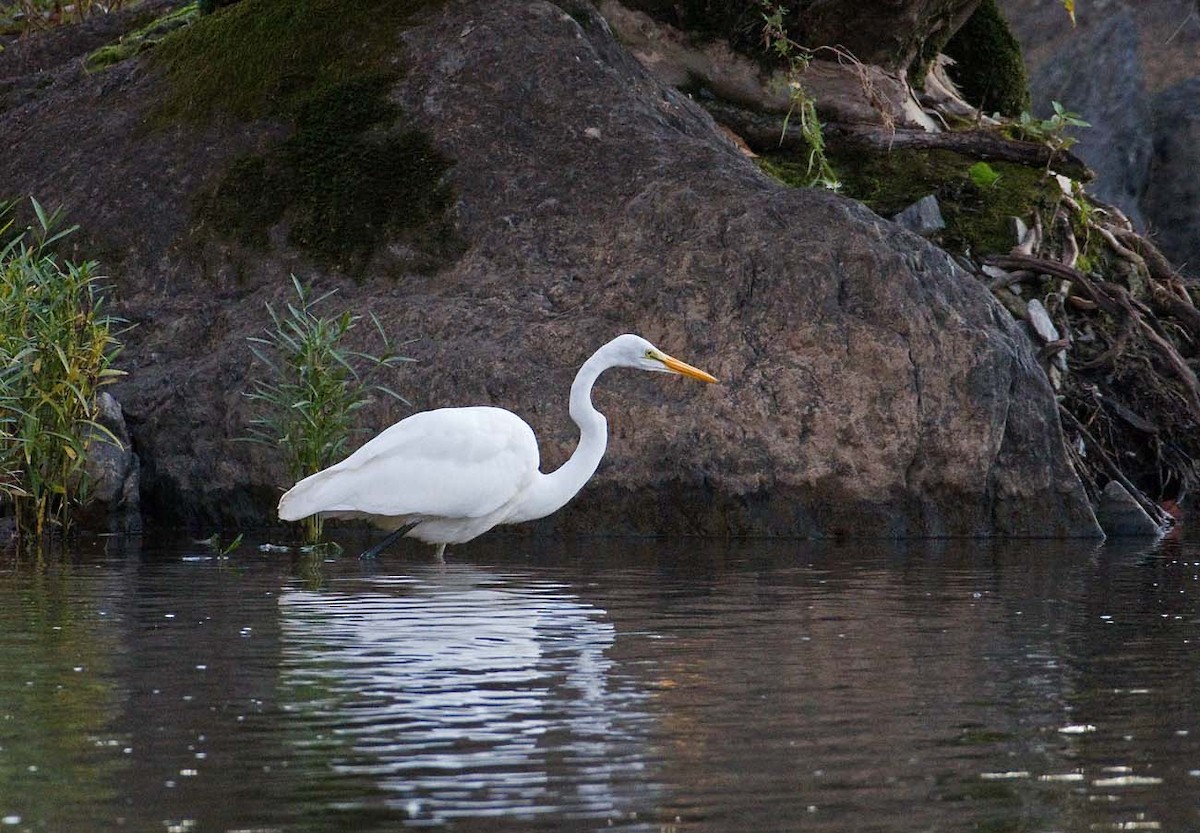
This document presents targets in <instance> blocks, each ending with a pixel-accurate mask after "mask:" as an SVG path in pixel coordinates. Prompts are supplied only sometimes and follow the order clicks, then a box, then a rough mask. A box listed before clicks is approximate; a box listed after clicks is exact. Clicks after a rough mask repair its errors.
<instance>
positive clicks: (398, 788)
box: [279, 564, 652, 822]
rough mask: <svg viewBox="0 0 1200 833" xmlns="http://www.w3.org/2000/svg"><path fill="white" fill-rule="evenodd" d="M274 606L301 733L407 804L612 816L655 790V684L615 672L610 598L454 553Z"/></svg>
mask: <svg viewBox="0 0 1200 833" xmlns="http://www.w3.org/2000/svg"><path fill="white" fill-rule="evenodd" d="M279 605H280V618H281V633H282V640H283V677H282V679H283V685H284V687H285V689H286V691H287V695H286V696H289V697H290V698H291V701H292V706H291V708H292V709H294V710H295V712H296V713H297V717H298V718H299V719H300V720H301V721H302V722H303V726H304V729H303V731H302V733H301V736H300V737H298V738H297V740H296V743H297V744H298V745H299V746H300V747H301V748H313V747H315V748H316V749H317V750H318V754H320V755H322V756H325V757H326V759H327V760H328V761H329V764H330V765H331V766H332V767H333V768H334V769H335V770H336V771H337V772H339V773H343V774H347V775H355V776H368V777H369V778H370V779H372V780H373V781H374V783H375V784H376V785H377V786H378V787H379V788H380V789H382V790H384V791H386V792H387V793H388V795H389V799H388V801H389V803H390V804H392V805H394V806H397V807H399V808H401V809H403V811H404V812H405V813H406V814H407V815H408V816H409V817H410V818H412V819H420V820H427V821H434V822H436V821H444V820H447V819H452V818H455V817H460V816H487V815H505V816H509V817H514V816H515V817H517V818H520V817H523V816H530V815H533V814H536V813H538V812H543V813H544V812H555V813H560V814H565V815H566V816H571V815H581V816H589V817H604V816H611V815H614V814H616V815H622V814H624V813H625V812H626V811H627V810H628V808H629V807H631V806H635V805H637V804H640V803H645V802H646V801H648V800H652V796H651V795H650V792H652V786H651V785H650V784H649V783H647V782H646V781H645V780H644V779H645V776H646V773H645V772H644V771H643V770H644V758H645V755H644V749H643V748H642V746H643V744H644V735H645V721H646V715H645V713H644V711H643V710H642V709H643V706H644V701H645V695H644V694H643V693H642V692H640V691H639V690H638V688H637V687H636V685H634V684H632V683H631V682H630V681H629V680H628V679H627V678H625V679H617V678H615V677H614V676H613V674H612V665H613V663H612V660H611V659H610V658H609V657H608V656H607V655H606V651H607V650H608V649H609V648H611V646H612V645H613V642H614V628H613V625H612V624H611V623H610V622H609V621H608V620H607V618H606V615H605V612H604V611H603V610H602V609H599V608H597V607H595V606H593V605H591V604H589V603H587V602H585V601H583V600H581V599H580V598H579V597H578V596H577V595H575V594H574V593H572V592H570V589H569V587H568V586H566V585H564V584H561V583H558V582H554V581H546V580H542V579H538V578H536V577H532V576H526V575H520V574H514V573H503V574H501V573H498V572H493V571H488V570H482V569H476V568H474V567H471V566H469V565H464V564H451V565H445V566H434V567H428V568H424V569H417V570H415V571H408V572H405V573H403V574H400V575H392V576H375V577H367V578H360V579H348V580H347V579H343V580H340V581H335V582H332V583H331V586H330V588H329V589H328V590H325V591H319V592H313V591H309V590H301V589H292V590H289V591H288V592H285V593H283V594H282V595H281V596H280V599H279ZM314 730H315V733H316V734H317V735H318V736H319V739H318V740H317V741H316V742H315V743H314V742H313V741H312V739H311V738H312V733H313V732H314Z"/></svg>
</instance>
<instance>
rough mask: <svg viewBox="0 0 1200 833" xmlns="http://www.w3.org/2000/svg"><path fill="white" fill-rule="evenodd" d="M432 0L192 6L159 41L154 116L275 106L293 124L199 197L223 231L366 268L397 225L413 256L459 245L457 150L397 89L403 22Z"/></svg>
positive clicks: (248, 112) (196, 116) (416, 260)
mask: <svg viewBox="0 0 1200 833" xmlns="http://www.w3.org/2000/svg"><path fill="white" fill-rule="evenodd" d="M428 5H430V1H429V0H422V1H421V2H418V1H417V0H412V1H411V2H395V0H359V2H356V3H342V2H339V0H290V2H289V1H288V0H242V2H240V3H237V4H235V5H233V6H229V7H226V8H223V9H219V10H218V11H217V12H215V13H214V14H212V15H206V16H203V17H201V18H199V19H198V20H196V21H195V22H194V23H193V24H192V25H191V26H189V27H188V28H187V29H186V30H184V31H181V32H179V33H177V34H176V35H175V36H173V37H171V38H169V39H167V40H166V41H165V42H164V43H163V44H162V45H161V46H160V47H159V49H157V50H156V51H155V53H154V61H155V63H156V64H157V65H158V66H159V67H160V68H161V69H162V70H163V71H164V72H165V74H166V76H167V79H168V81H169V82H170V83H169V93H168V95H167V96H166V97H165V98H164V100H163V101H162V103H161V105H160V106H159V107H158V109H157V110H156V112H155V113H154V114H153V115H152V116H151V119H150V124H151V126H152V127H163V126H166V125H169V124H172V123H175V122H178V121H194V122H205V121H212V120H217V119H220V118H233V119H236V120H239V121H251V120H260V119H273V120H279V121H284V122H286V123H288V124H289V125H290V126H291V128H292V129H291V132H290V134H289V135H288V136H287V137H286V138H282V139H280V140H279V141H278V142H277V143H276V144H275V145H274V146H272V147H269V148H267V149H265V150H264V151H262V152H260V153H256V154H252V155H248V156H243V157H241V158H239V159H236V160H235V161H234V162H233V163H232V164H231V165H230V166H229V167H228V169H227V170H226V171H225V172H224V174H223V175H222V176H221V177H220V178H219V180H218V181H217V182H216V183H215V184H214V185H213V186H212V187H211V188H209V189H208V190H206V191H205V192H204V193H202V194H201V196H200V197H199V198H198V200H197V212H198V214H199V215H200V216H201V217H202V218H203V219H204V220H206V221H207V224H208V225H209V226H210V227H212V228H214V229H216V230H217V231H218V232H219V233H221V234H223V235H225V236H228V237H231V238H233V239H236V240H239V241H241V242H243V243H245V244H250V245H258V246H264V247H265V246H266V245H268V239H269V232H270V231H271V230H272V229H273V228H276V227H282V228H284V229H286V232H287V240H288V243H289V244H290V245H292V246H294V247H296V248H297V249H299V250H301V251H303V252H305V253H306V254H308V255H309V256H311V257H313V258H314V260H316V261H317V262H320V263H322V264H325V265H328V266H333V267H335V268H338V269H342V270H344V271H350V272H355V271H358V270H360V269H361V268H362V267H363V266H365V264H366V263H367V262H368V260H369V259H370V257H371V255H372V253H373V252H375V251H376V250H378V249H379V247H380V246H381V245H383V243H385V242H386V241H388V240H392V239H395V238H399V239H400V240H401V241H402V242H403V243H404V244H405V245H406V247H407V248H408V249H409V250H410V251H412V252H413V255H414V257H413V258H412V261H411V263H410V264H409V265H410V266H411V267H413V268H421V269H433V268H436V267H437V266H439V265H441V264H442V263H444V262H445V261H446V260H448V259H450V258H452V257H455V256H457V254H458V253H460V252H461V251H462V248H463V246H462V243H461V241H460V240H459V239H458V238H457V237H456V236H455V234H454V231H453V229H452V225H451V223H450V221H449V218H448V216H447V215H448V211H449V209H450V206H451V205H452V204H453V193H452V191H451V189H450V188H449V186H448V185H447V184H446V180H445V174H446V172H447V171H448V170H449V168H450V166H451V164H452V163H451V161H450V160H449V159H447V158H445V157H444V156H442V155H441V154H439V153H438V152H437V150H436V149H435V148H434V147H433V144H432V142H431V141H430V140H429V138H428V137H427V136H425V135H424V134H422V133H421V132H419V131H417V130H415V129H412V128H409V127H407V126H406V124H405V122H406V116H405V114H404V112H403V111H402V110H401V109H400V108H399V107H398V106H396V105H395V104H394V103H392V102H391V101H390V100H389V94H390V91H391V89H392V88H393V86H394V85H395V83H396V82H397V81H398V80H399V79H400V77H401V76H402V74H403V71H404V70H403V65H402V64H401V62H400V61H399V60H398V51H399V35H400V33H401V32H402V31H403V28H404V26H405V25H407V23H408V22H409V21H410V20H411V17H412V15H413V13H415V12H416V11H418V10H420V9H422V8H424V7H426V6H428Z"/></svg>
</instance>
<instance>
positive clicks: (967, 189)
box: [761, 149, 1058, 255]
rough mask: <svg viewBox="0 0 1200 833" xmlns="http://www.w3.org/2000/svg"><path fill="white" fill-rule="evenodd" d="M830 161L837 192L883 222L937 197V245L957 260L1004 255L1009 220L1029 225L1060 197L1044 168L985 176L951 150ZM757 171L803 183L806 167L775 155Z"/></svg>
mask: <svg viewBox="0 0 1200 833" xmlns="http://www.w3.org/2000/svg"><path fill="white" fill-rule="evenodd" d="M831 161H832V162H833V166H834V168H835V169H836V170H837V172H838V175H839V177H840V178H841V182H842V193H844V194H845V195H846V196H848V197H851V198H853V199H857V200H861V201H862V202H864V203H866V204H867V206H869V207H870V208H871V209H872V210H873V211H875V212H876V213H878V214H881V215H883V216H884V217H892V216H894V215H896V214H897V213H899V212H900V211H902V210H904V209H905V208H907V207H908V206H910V205H912V204H913V203H914V202H916V201H917V200H919V199H921V197H924V196H926V195H927V194H933V195H934V196H936V197H937V199H938V203H939V204H940V206H941V210H942V216H943V218H944V219H945V221H946V228H945V229H944V230H943V231H942V232H941V235H940V238H939V239H938V240H936V242H938V243H939V244H941V245H942V246H943V247H944V248H945V249H947V250H949V251H951V252H955V253H959V254H973V255H984V254H996V253H1006V252H1008V251H1009V250H1010V249H1011V248H1012V247H1013V245H1014V244H1015V243H1016V241H1015V240H1014V239H1013V234H1012V229H1011V226H1010V223H1011V221H1010V220H1009V218H1010V217H1020V218H1022V219H1024V220H1028V218H1029V217H1031V216H1032V215H1033V214H1034V212H1037V211H1044V210H1047V209H1052V207H1053V206H1054V205H1055V201H1056V200H1057V196H1058V194H1057V190H1056V189H1057V186H1056V185H1055V184H1054V183H1053V181H1051V180H1049V179H1048V178H1047V176H1046V173H1045V171H1043V170H1041V169H1038V168H1029V167H1025V166H1023V165H1015V164H1011V163H1005V162H991V163H988V165H987V174H986V175H983V172H982V171H981V169H980V168H979V167H978V165H979V160H977V159H973V158H970V157H967V156H963V155H961V154H958V153H954V152H952V151H944V150H938V151H926V150H899V151H892V152H890V153H885V154H873V153H868V152H865V151H861V152H860V151H848V150H846V149H839V150H838V151H837V152H836V153H835V154H833V155H832V157H831ZM761 164H762V167H763V168H764V169H765V170H766V171H767V172H768V173H770V174H772V175H773V176H775V177H776V178H778V179H780V180H782V181H783V182H786V183H788V184H792V185H795V184H801V183H802V182H803V178H804V176H805V164H804V163H803V162H797V161H793V160H791V159H789V158H788V157H784V156H777V157H773V158H767V159H764V160H762V162H761Z"/></svg>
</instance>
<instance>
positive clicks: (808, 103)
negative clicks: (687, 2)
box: [758, 0, 841, 191]
mask: <svg viewBox="0 0 1200 833" xmlns="http://www.w3.org/2000/svg"><path fill="white" fill-rule="evenodd" d="M758 2H759V6H760V7H761V9H762V15H763V44H764V46H766V48H767V50H768V51H769V52H771V53H773V54H774V55H775V56H776V57H777V58H779V59H780V60H781V61H782V62H783V63H784V66H785V67H786V68H787V69H786V75H787V81H786V84H787V95H788V103H789V109H788V112H787V115H786V116H785V117H784V119H783V133H784V134H786V133H787V127H788V124H789V123H790V122H791V120H792V118H796V119H798V120H799V122H800V133H801V135H802V136H803V137H804V141H805V143H806V144H807V145H808V148H809V152H808V176H809V184H810V185H820V186H823V187H825V188H829V189H830V190H833V191H836V190H838V189H840V188H841V182H840V181H839V180H838V175H837V172H836V171H835V170H834V169H833V166H832V165H830V164H829V159H828V157H827V156H826V154H825V137H824V135H823V134H822V133H821V121H820V119H818V118H817V104H816V101H815V100H814V99H813V98H812V96H810V95H809V94H808V91H807V90H805V88H804V84H803V83H802V82H801V80H800V79H801V77H802V76H803V75H804V71H805V70H806V69H808V65H809V63H810V62H811V61H812V52H811V51H810V50H808V49H806V48H805V47H803V46H801V45H800V44H798V43H796V42H795V41H794V40H792V39H791V38H790V37H789V36H788V33H787V27H786V26H785V25H784V22H783V18H784V15H786V14H787V9H785V8H784V7H783V6H782V5H780V4H779V3H777V2H774V1H773V0H758ZM782 143H783V138H782V135H781V137H780V144H782Z"/></svg>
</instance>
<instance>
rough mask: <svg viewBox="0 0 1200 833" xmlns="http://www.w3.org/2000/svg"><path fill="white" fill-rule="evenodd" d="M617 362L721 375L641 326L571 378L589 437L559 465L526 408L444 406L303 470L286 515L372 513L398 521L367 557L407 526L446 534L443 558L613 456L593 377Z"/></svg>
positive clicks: (426, 536) (579, 483)
mask: <svg viewBox="0 0 1200 833" xmlns="http://www.w3.org/2000/svg"><path fill="white" fill-rule="evenodd" d="M610 367H632V368H636V369H638V370H653V371H660V372H666V373H679V374H682V375H684V376H690V377H692V378H693V379H699V380H701V381H704V382H715V381H717V380H716V379H715V378H714V377H713V376H711V375H709V374H708V373H705V372H704V371H703V370H700V369H698V368H695V367H692V366H691V365H690V364H686V363H685V362H681V361H679V360H678V359H675V358H672V357H671V356H668V355H667V354H666V353H663V352H662V351H661V350H659V349H658V348H657V347H655V346H654V345H653V344H651V343H650V342H648V341H646V339H644V338H642V337H640V336H635V335H622V336H617V337H616V338H614V339H613V340H612V341H610V342H608V344H605V345H604V346H603V347H601V348H600V349H599V350H597V351H596V352H595V353H593V354H592V357H591V358H590V359H588V360H587V361H586V362H584V363H583V367H581V368H579V373H578V374H577V375H576V376H575V381H574V382H573V383H572V384H571V407H570V413H571V419H573V420H574V421H575V424H576V425H578V426H579V445H578V447H576V449H575V453H574V454H572V455H571V458H570V459H569V460H567V462H565V463H563V465H562V466H561V467H560V468H559V469H557V470H556V471H554V472H552V473H550V474H543V473H542V472H541V471H540V470H539V465H540V457H539V454H538V445H537V438H536V437H534V434H533V429H532V428H530V427H529V425H528V424H527V423H526V422H525V420H523V419H521V418H520V417H518V416H517V415H516V414H514V413H511V412H510V411H506V410H503V409H502V408H491V407H472V408H441V409H438V410H435V411H423V412H421V413H418V414H413V415H412V416H410V417H407V418H405V419H402V420H400V421H399V422H397V423H396V424H395V425H393V426H391V427H390V428H388V429H387V430H385V431H384V432H383V433H381V434H380V435H379V436H377V437H375V438H374V439H372V440H371V441H370V442H368V443H366V444H365V445H364V446H363V447H362V448H360V449H358V451H355V452H354V453H353V454H351V455H350V456H349V457H347V458H346V459H345V460H343V461H342V462H340V463H337V464H336V465H333V466H330V467H329V468H327V469H325V470H324V471H319V472H317V473H316V474H314V475H310V476H309V477H306V478H304V479H303V480H301V481H300V482H299V483H297V484H296V485H295V486H293V487H292V488H291V489H290V490H289V491H288V492H287V493H285V494H284V496H283V497H282V498H280V499H279V517H280V518H281V519H282V520H285V521H298V520H300V519H301V518H305V517H308V516H309V515H313V514H316V513H318V512H319V513H321V514H322V515H324V516H325V517H330V518H364V519H367V520H369V521H371V522H372V523H374V524H375V525H376V526H378V527H381V528H383V529H387V530H391V534H390V535H388V536H387V537H386V538H385V539H384V540H383V541H381V542H380V543H379V544H378V545H376V546H374V547H372V548H371V549H369V550H367V551H366V552H365V553H363V557H364V558H370V557H372V556H374V555H376V554H378V553H379V552H380V551H381V550H382V549H383V548H384V547H386V546H388V545H389V544H390V543H391V542H392V541H394V540H395V539H396V538H399V537H401V536H406V537H410V538H416V539H417V540H419V541H424V542H426V543H429V544H436V545H437V547H438V550H437V558H438V560H441V559H442V554H443V553H444V552H445V549H446V545H447V544H462V543H465V542H467V541H470V540H471V539H472V538H475V537H477V536H479V535H482V534H483V533H484V532H487V531H488V530H489V529H491V528H492V527H494V526H496V525H498V524H512V523H519V522H521V521H532V520H535V519H537V518H544V517H546V516H547V515H549V514H551V513H552V512H555V511H557V510H558V509H560V508H561V507H563V506H564V505H565V504H566V503H567V501H569V500H570V499H571V498H573V497H574V496H575V495H576V493H577V492H578V491H579V490H580V489H582V488H583V484H585V483H587V481H588V479H589V478H591V476H592V475H593V474H594V473H595V471H596V467H597V466H599V465H600V458H601V457H603V456H604V449H605V446H606V445H607V444H608V422H607V420H605V418H604V415H603V414H602V413H600V412H599V411H597V410H596V409H595V407H593V405H592V385H593V384H594V383H595V381H596V379H597V378H598V377H599V376H600V374H601V373H603V372H604V371H606V370H608V369H609V368H610Z"/></svg>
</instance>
